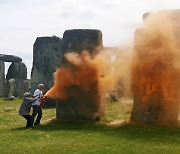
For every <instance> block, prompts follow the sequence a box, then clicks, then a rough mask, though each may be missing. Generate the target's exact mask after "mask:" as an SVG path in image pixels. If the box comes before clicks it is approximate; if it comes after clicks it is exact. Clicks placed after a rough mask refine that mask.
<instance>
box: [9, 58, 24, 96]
mask: <svg viewBox="0 0 180 154" xmlns="http://www.w3.org/2000/svg"><path fill="white" fill-rule="evenodd" d="M10 79H15V89H14V96H22V87H23V81H24V80H26V79H27V67H26V65H25V64H24V63H22V62H21V63H16V62H13V63H12V64H11V65H10V66H9V69H8V72H7V75H6V82H8V81H9V80H10ZM6 91H7V93H6V96H7V95H8V93H9V92H8V91H9V90H8V88H7V90H6Z"/></svg>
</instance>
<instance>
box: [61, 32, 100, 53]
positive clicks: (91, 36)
mask: <svg viewBox="0 0 180 154" xmlns="http://www.w3.org/2000/svg"><path fill="white" fill-rule="evenodd" d="M102 47H103V44H102V33H101V31H100V30H94V29H73V30H66V31H65V32H64V34H63V53H64V54H65V53H68V52H73V51H74V52H78V53H80V52H82V51H83V50H88V52H90V53H91V54H95V52H99V50H100V49H102Z"/></svg>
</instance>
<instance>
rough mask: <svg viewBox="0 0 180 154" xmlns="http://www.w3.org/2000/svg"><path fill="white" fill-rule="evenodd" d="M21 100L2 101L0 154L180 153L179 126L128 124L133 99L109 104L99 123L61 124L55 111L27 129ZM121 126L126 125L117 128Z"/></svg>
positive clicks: (49, 110)
mask: <svg viewBox="0 0 180 154" xmlns="http://www.w3.org/2000/svg"><path fill="white" fill-rule="evenodd" d="M20 103H21V99H17V100H15V101H13V102H11V101H4V100H3V98H0V154H21V153H25V154H29V153H30V154H31V153H32V154H46V153H47V154H54V153H59V154H61V153H69V154H72V153H82V154H86V153H103V154H105V153H107V154H109V153H122V154H124V153H125V154H126V153H127V154H131V153H133V154H134V153H137V154H141V153H142V154H148V153H153V154H154V153H158V154H161V153H163V154H166V153H170V154H176V153H177V154H179V153H180V127H179V126H146V125H143V126H139V125H135V124H128V123H127V122H124V121H127V120H128V119H129V117H130V111H131V107H132V103H131V100H125V99H124V100H120V101H119V102H115V103H111V104H110V103H108V104H107V107H106V116H105V117H104V118H103V119H102V121H101V122H99V123H88V122H86V123H85V122H79V123H75V122H60V121H57V120H53V119H54V118H55V109H53V108H51V109H43V119H42V125H41V126H38V127H34V128H33V129H32V130H25V129H24V125H25V120H24V119H23V118H22V117H20V116H19V115H18V110H19V106H20ZM119 123H124V124H121V125H118V124H119Z"/></svg>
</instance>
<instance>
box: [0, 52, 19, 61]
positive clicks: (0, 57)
mask: <svg viewBox="0 0 180 154" xmlns="http://www.w3.org/2000/svg"><path fill="white" fill-rule="evenodd" d="M0 60H3V61H5V62H16V63H20V62H21V61H22V59H21V58H20V57H18V56H14V55H4V54H0Z"/></svg>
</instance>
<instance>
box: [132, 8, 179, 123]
mask: <svg viewBox="0 0 180 154" xmlns="http://www.w3.org/2000/svg"><path fill="white" fill-rule="evenodd" d="M159 13H160V14H158V13H156V14H155V16H153V18H155V22H156V24H155V25H152V27H151V26H149V25H148V26H149V27H146V26H145V27H144V28H143V29H137V30H136V33H135V40H134V59H133V67H132V82H131V83H132V93H133V108H132V112H131V121H133V122H139V123H158V124H159V123H168V124H169V123H176V122H177V120H178V116H179V113H180V110H179V107H180V103H179V91H180V69H179V67H176V65H175V64H174V63H177V61H179V60H178V59H176V57H179V53H178V52H174V51H175V50H177V51H179V49H180V46H179V42H180V38H179V36H180V35H179V34H180V31H179V27H180V22H179V20H178V19H179V17H180V10H171V11H160V12H159ZM164 13H167V14H165V15H166V18H165V19H163V20H166V21H164V23H167V27H166V31H164V30H162V28H163V26H162V27H161V26H160V28H161V29H160V28H159V27H157V26H156V25H160V24H161V23H158V22H159V21H160V22H162V20H161V18H160V17H162V16H158V15H162V14H163V15H164ZM149 15H150V13H147V14H144V19H146V18H148V16H149ZM156 17H158V18H156ZM153 18H152V19H153ZM170 21H171V22H170ZM162 25H164V24H163V23H162ZM151 32H153V34H152V33H151ZM166 33H167V34H168V35H167V34H166ZM149 38H150V39H149ZM170 38H171V39H172V38H173V41H172V42H173V45H172V44H171V42H170V43H169V42H168V41H167V42H168V43H169V44H168V43H164V42H166V40H169V39H170ZM172 46H173V48H172ZM175 59H176V60H175Z"/></svg>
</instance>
